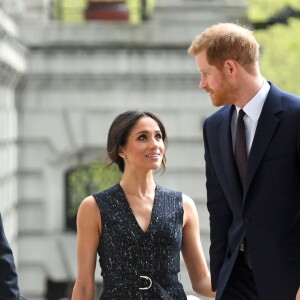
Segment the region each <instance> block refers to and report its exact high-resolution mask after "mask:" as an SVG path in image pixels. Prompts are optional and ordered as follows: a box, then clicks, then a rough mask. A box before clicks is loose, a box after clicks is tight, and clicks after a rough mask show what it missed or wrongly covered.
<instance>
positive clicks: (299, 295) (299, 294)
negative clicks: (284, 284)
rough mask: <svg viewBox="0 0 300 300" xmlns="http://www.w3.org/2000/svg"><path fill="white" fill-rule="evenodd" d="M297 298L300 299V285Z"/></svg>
mask: <svg viewBox="0 0 300 300" xmlns="http://www.w3.org/2000/svg"><path fill="white" fill-rule="evenodd" d="M296 300H300V287H299V289H298V292H297V295H296Z"/></svg>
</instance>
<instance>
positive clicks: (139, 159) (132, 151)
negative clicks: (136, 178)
mask: <svg viewBox="0 0 300 300" xmlns="http://www.w3.org/2000/svg"><path fill="white" fill-rule="evenodd" d="M164 152H165V145H164V142H163V137H162V133H161V131H160V128H159V126H158V124H157V122H156V121H155V120H153V119H152V118H150V117H147V116H146V117H142V118H140V119H139V120H138V121H137V123H136V124H135V126H134V127H133V128H132V130H131V132H130V133H129V136H128V138H127V143H126V145H125V146H123V147H121V149H120V152H119V153H120V155H121V156H125V158H124V161H125V171H127V170H129V169H131V170H135V169H137V170H144V171H149V170H157V169H159V168H160V166H161V163H162V159H163V155H164Z"/></svg>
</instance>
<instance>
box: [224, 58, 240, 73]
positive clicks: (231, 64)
mask: <svg viewBox="0 0 300 300" xmlns="http://www.w3.org/2000/svg"><path fill="white" fill-rule="evenodd" d="M224 71H225V72H226V74H227V75H235V74H236V71H237V68H236V63H235V61H234V60H232V59H227V60H226V61H225V62H224Z"/></svg>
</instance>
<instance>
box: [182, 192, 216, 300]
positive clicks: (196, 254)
mask: <svg viewBox="0 0 300 300" xmlns="http://www.w3.org/2000/svg"><path fill="white" fill-rule="evenodd" d="M183 209H184V217H183V243H182V256H183V259H184V262H185V264H186V267H187V270H188V273H189V277H190V280H191V283H192V287H193V290H194V291H195V292H196V293H198V294H200V295H203V296H206V297H211V298H214V297H215V293H214V292H212V289H211V278H210V273H209V270H208V267H207V263H206V260H205V256H204V252H203V249H202V245H201V241H200V225H199V218H198V213H197V209H196V206H195V203H194V201H193V200H192V199H191V198H189V197H188V196H186V195H183Z"/></svg>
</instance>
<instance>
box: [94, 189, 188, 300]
mask: <svg viewBox="0 0 300 300" xmlns="http://www.w3.org/2000/svg"><path fill="white" fill-rule="evenodd" d="M93 196H94V198H95V199H96V202H97V205H98V206H99V209H100V214H101V223H102V229H101V237H100V243H99V247H98V254H99V262H100V267H101V275H102V276H103V284H104V288H103V291H102V294H101V296H100V299H101V300H106V299H109V300H117V299H120V300H121V299H122V300H125V299H141V300H150V299H151V300H155V299H165V300H167V299H168V300H171V299H172V300H176V299H178V300H179V299H180V300H183V299H186V296H185V293H184V291H183V287H182V285H181V283H180V282H179V281H178V279H177V274H178V273H179V271H180V250H181V244H182V222H183V206H182V194H181V193H180V192H175V191H172V190H169V189H166V188H164V187H161V186H156V190H155V198H154V202H153V208H152V214H151V220H150V224H149V227H148V229H147V230H146V231H143V230H142V228H141V227H140V226H139V224H138V222H137V220H136V218H135V215H134V213H133V211H132V209H131V207H130V205H129V202H128V200H127V198H126V195H125V193H124V191H123V189H122V187H121V186H120V184H116V185H115V186H113V187H111V188H109V189H107V190H105V191H103V192H99V193H95V194H94V195H93Z"/></svg>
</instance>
